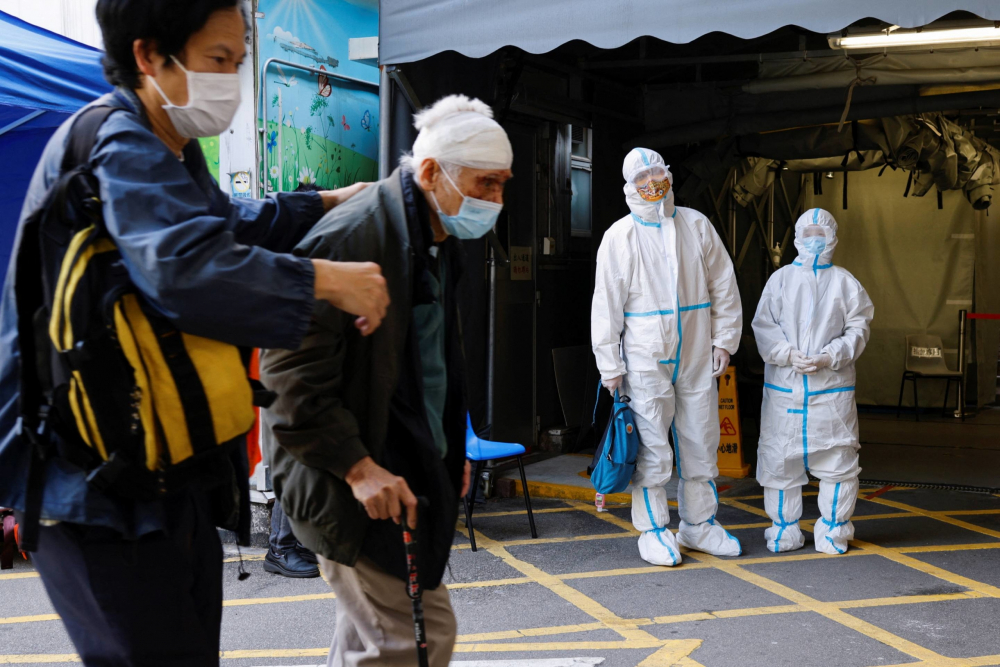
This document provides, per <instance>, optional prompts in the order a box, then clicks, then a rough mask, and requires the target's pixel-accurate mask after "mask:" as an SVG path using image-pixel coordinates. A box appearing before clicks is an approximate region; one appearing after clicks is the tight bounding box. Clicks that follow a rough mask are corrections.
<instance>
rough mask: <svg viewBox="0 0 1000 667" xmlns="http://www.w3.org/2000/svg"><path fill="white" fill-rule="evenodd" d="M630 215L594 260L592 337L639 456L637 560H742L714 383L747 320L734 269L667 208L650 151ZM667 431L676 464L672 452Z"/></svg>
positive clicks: (712, 235)
mask: <svg viewBox="0 0 1000 667" xmlns="http://www.w3.org/2000/svg"><path fill="white" fill-rule="evenodd" d="M622 174H623V176H624V177H625V200H626V202H627V203H628V206H629V209H631V214H630V215H628V216H626V217H624V218H622V219H621V220H619V221H618V222H616V223H615V224H614V225H612V226H611V228H610V229H609V230H608V231H607V232H606V233H605V234H604V239H603V240H602V241H601V247H600V250H598V252H597V276H596V280H595V285H594V301H593V308H592V313H591V336H592V343H593V349H594V356H595V357H596V358H597V367H598V369H599V370H600V372H601V380H602V382H603V384H604V386H605V387H606V388H607V389H608V390H609V391H610V392H612V393H613V392H614V391H615V389H617V388H619V387H620V386H622V385H623V382H624V387H623V390H624V393H625V394H626V395H628V396H629V397H630V398H631V407H632V410H633V411H634V412H635V417H636V425H637V426H638V427H639V438H640V441H641V445H640V447H639V455H638V459H637V464H636V469H635V474H634V475H633V477H632V523H633V524H634V525H635V527H636V529H638V530H640V531H642V535H641V536H640V537H639V554H640V555H641V556H642V558H643V559H644V560H646V561H648V562H650V563H653V564H655V565H677V564H679V563H680V562H681V554H680V550H679V549H678V544H680V545H682V546H685V547H687V548H689V549H696V550H698V551H704V552H707V553H711V554H715V555H718V556H738V555H739V554H740V553H741V548H740V543H739V541H738V540H737V539H736V538H735V537H733V536H732V535H730V534H729V533H728V532H726V530H725V529H724V528H723V527H722V526H721V525H719V524H718V523H716V521H715V513H716V510H717V509H718V504H719V497H718V492H717V490H716V487H715V482H714V479H715V477H716V476H718V474H719V468H718V464H717V452H718V446H719V412H718V408H719V398H718V396H719V389H718V384H717V382H716V378H718V377H719V376H720V375H722V374H723V373H724V372H725V370H726V368H727V367H728V365H729V357H730V355H731V354H733V353H735V352H736V348H737V347H738V346H739V341H740V334H741V332H742V329H743V310H742V306H741V304H740V294H739V290H738V288H737V286H736V276H735V273H734V272H733V264H732V261H731V260H730V259H729V255H728V254H727V253H726V249H725V246H723V244H722V240H721V239H720V238H719V235H718V234H716V232H715V229H714V228H713V227H712V224H711V223H710V222H709V221H708V219H707V218H706V217H705V216H703V215H702V214H701V213H698V212H697V211H695V210H693V209H690V208H679V207H676V206H674V193H673V189H672V184H673V176H672V175H671V174H670V170H669V169H668V167H667V166H666V165H665V164H664V163H663V158H662V157H660V155H658V154H657V153H655V152H654V151H651V150H648V149H644V148H635V149H633V150H632V151H631V152H629V154H628V155H627V156H626V157H625V164H624V167H623V169H622ZM669 432H672V434H673V441H674V445H675V446H676V448H677V452H676V461H675V459H674V456H673V452H671V449H670V442H669V440H668V433H669ZM675 462H676V465H677V476H678V478H679V481H678V511H679V514H680V518H681V521H680V529H679V531H678V533H677V536H676V537H675V536H674V534H673V533H672V532H671V531H670V530H668V529H667V527H666V526H667V523H668V522H669V521H670V513H669V508H668V507H667V490H666V488H665V484H666V483H667V481H668V480H669V479H670V475H671V468H672V466H673V464H674V463H675Z"/></svg>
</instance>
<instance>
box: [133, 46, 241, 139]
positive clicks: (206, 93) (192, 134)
mask: <svg viewBox="0 0 1000 667" xmlns="http://www.w3.org/2000/svg"><path fill="white" fill-rule="evenodd" d="M170 58H171V60H173V61H174V62H175V63H177V66H178V67H180V68H181V71H183V72H184V75H185V76H186V77H187V88H188V103H187V105H186V106H183V107H179V106H175V105H174V104H173V103H172V102H171V101H170V100H169V99H168V98H167V96H166V95H165V94H164V93H163V89H162V88H160V84H158V83H157V82H156V79H154V78H153V77H146V78H148V79H149V80H150V81H151V82H152V83H153V87H154V88H156V92H158V93H159V94H160V97H162V98H163V101H164V102H166V104H164V105H163V109H164V110H165V111H166V112H167V116H168V117H169V118H170V122H171V123H173V124H174V129H175V130H177V133H178V134H179V135H181V136H182V137H187V138H188V139H195V138H197V137H214V136H216V135H218V134H221V133H222V132H223V131H224V130H225V129H226V128H228V127H229V126H230V125H231V124H232V122H233V116H235V115H236V109H237V107H239V106H240V75H239V74H212V73H209V72H191V71H188V70H187V69H186V68H185V67H184V65H181V63H180V61H179V60H177V58H174V57H173V56H170Z"/></svg>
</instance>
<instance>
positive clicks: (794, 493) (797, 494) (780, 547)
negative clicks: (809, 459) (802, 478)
mask: <svg viewBox="0 0 1000 667" xmlns="http://www.w3.org/2000/svg"><path fill="white" fill-rule="evenodd" d="M764 509H765V510H766V511H767V515H768V516H769V517H771V521H772V522H773V524H772V525H771V527H770V528H768V529H767V530H765V531H764V538H765V539H766V540H767V550H768V551H772V552H774V553H780V552H782V551H795V550H796V549H801V548H802V547H803V546H805V543H806V538H805V536H804V535H803V534H802V529H801V528H800V527H799V517H801V516H802V487H801V486H794V487H792V488H790V489H771V488H767V487H764Z"/></svg>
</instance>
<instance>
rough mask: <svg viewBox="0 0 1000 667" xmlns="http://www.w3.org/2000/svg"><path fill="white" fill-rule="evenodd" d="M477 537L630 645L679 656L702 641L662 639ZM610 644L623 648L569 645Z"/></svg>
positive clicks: (525, 648)
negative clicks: (661, 649) (665, 650)
mask: <svg viewBox="0 0 1000 667" xmlns="http://www.w3.org/2000/svg"><path fill="white" fill-rule="evenodd" d="M595 512H596V509H595ZM600 514H606V513H604V512H602V513H600ZM602 518H603V517H602ZM606 520H609V521H610V522H611V523H615V520H617V517H613V518H607V519H606ZM629 527H630V528H631V524H630V525H629ZM477 540H481V543H482V545H483V547H484V548H485V549H486V550H487V551H488V552H489V553H492V554H493V555H494V556H497V557H498V558H500V559H501V560H503V561H504V562H505V563H507V564H508V565H510V566H511V567H513V568H514V569H516V570H517V571H519V572H521V573H522V574H524V575H525V576H527V577H529V578H531V579H533V580H535V581H536V582H537V583H538V584H541V585H542V586H544V587H545V588H547V589H549V590H550V591H552V592H553V593H555V594H556V595H558V596H559V597H561V598H563V599H564V600H566V601H567V602H569V603H570V604H572V605H574V606H575V607H577V608H578V609H580V610H581V611H583V612H584V613H586V614H589V615H590V616H591V617H593V618H594V619H596V620H597V621H599V622H600V623H602V624H603V625H604V626H605V627H607V628H609V629H611V630H614V631H615V632H617V633H618V634H619V635H621V636H622V638H623V639H625V640H626V642H625V643H626V644H629V645H630V647H634V648H658V647H671V648H673V649H675V650H676V653H671V656H673V657H678V656H681V655H685V656H686V655H687V654H689V653H690V652H691V651H694V650H695V649H696V648H697V647H698V646H700V645H701V641H700V640H668V641H663V640H661V639H657V638H656V637H654V636H653V635H651V634H649V633H648V632H646V631H645V630H642V629H640V628H639V627H638V624H637V623H635V622H634V621H630V620H628V619H624V618H621V617H620V616H618V615H617V614H615V613H614V612H612V611H611V610H610V609H608V608H607V607H605V606H604V605H602V604H601V603H599V602H597V601H596V600H594V599H592V598H590V597H588V596H586V595H584V594H583V593H581V592H580V591H578V590H576V589H575V588H573V587H572V586H569V585H568V584H566V583H565V582H564V581H562V580H561V579H560V578H559V577H557V576H555V575H552V574H548V573H547V572H545V571H543V570H541V569H540V568H538V567H535V566H534V565H532V564H530V563H527V562H525V561H522V560H520V559H518V558H515V557H514V556H513V555H512V554H511V553H510V552H509V551H507V549H506V548H505V547H504V546H502V545H500V544H499V543H497V542H495V541H493V540H491V539H490V538H488V537H486V536H485V535H482V534H479V533H478V531H477ZM609 644H610V647H612V648H614V647H621V648H626V647H625V646H622V642H615V643H600V642H598V643H596V644H592V643H588V642H583V643H573V644H572V645H571V646H572V648H574V649H580V650H582V649H587V648H590V649H597V648H601V647H604V648H607V647H608V645H609ZM462 646H463V650H464V647H467V646H468V647H472V648H470V649H469V650H471V651H473V652H475V651H481V650H486V649H485V648H483V647H491V648H494V647H504V648H503V649H501V650H507V651H518V650H520V651H531V650H564V648H558V649H555V648H545V647H546V646H552V645H547V644H539V645H537V646H536V647H534V648H532V647H531V646H530V645H529V646H526V645H524V644H494V645H489V644H471V645H470V644H463V645H462ZM561 646H562V647H566V646H567V645H566V644H565V643H562V645H561ZM674 662H676V660H674ZM652 664H659V663H652Z"/></svg>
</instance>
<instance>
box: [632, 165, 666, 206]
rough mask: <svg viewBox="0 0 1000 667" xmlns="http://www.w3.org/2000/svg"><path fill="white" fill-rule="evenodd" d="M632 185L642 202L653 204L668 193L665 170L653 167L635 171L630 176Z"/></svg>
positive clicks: (656, 166) (658, 166) (657, 166)
mask: <svg viewBox="0 0 1000 667" xmlns="http://www.w3.org/2000/svg"><path fill="white" fill-rule="evenodd" d="M632 185H633V186H634V187H635V189H636V192H638V193H639V197H641V198H642V200H643V201H647V202H650V203H655V202H658V201H660V200H661V199H663V198H664V197H666V196H667V193H668V192H670V179H669V178H667V170H666V169H665V168H664V167H662V166H660V165H654V166H651V167H648V168H645V169H641V170H640V171H637V172H636V173H635V174H634V175H633V176H632Z"/></svg>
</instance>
